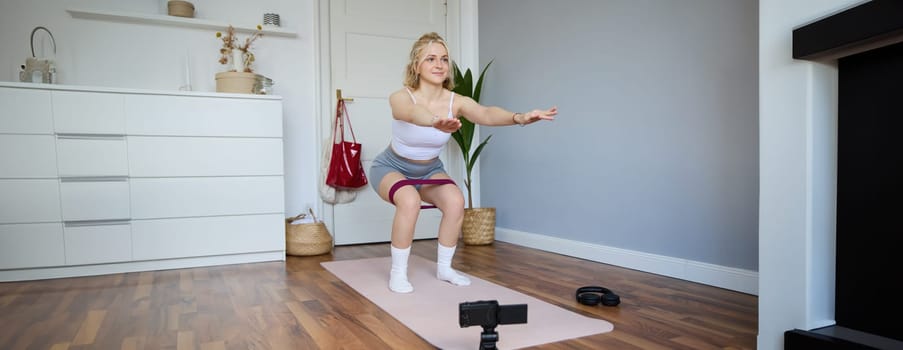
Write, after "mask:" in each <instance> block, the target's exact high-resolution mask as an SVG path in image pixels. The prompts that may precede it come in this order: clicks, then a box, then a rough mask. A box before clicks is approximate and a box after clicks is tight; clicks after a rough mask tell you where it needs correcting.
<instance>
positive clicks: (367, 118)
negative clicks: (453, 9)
mask: <svg viewBox="0 0 903 350" xmlns="http://www.w3.org/2000/svg"><path fill="white" fill-rule="evenodd" d="M445 18H446V8H445V0H380V1H372V0H333V1H329V21H330V22H329V23H330V26H329V33H330V35H329V38H330V39H329V41H330V43H329V47H330V55H331V57H330V59H329V62H330V65H331V77H330V80H331V86H332V91H331V93H330V94H329V95H330V96H332V103H331V105H330V106H329V110H330V111H331V114H330V115H329V116H328V117H327V116H324V118H328V120H326V121H324V123H323V124H321V125H332V122H333V120H332V118H334V116H335V105H336V102H337V101H336V100H335V99H336V94H335V90H336V89H341V90H342V94H343V97H345V98H351V99H353V101H350V102H347V107H348V113H349V115H350V117H351V121H352V124H353V126H354V133H355V136H356V137H357V141H358V142H360V143H361V144H362V145H363V155H362V160H363V164H364V168H365V169H366V171H367V172H368V174H369V171H370V164H371V163H372V161H373V158H374V157H375V156H376V155H377V154H379V152H382V151H383V150H384V149H385V148H386V147H387V146H388V144H389V139H390V138H391V122H390V121H391V120H392V115H391V110H390V108H389V101H388V97H389V94H391V93H392V92H394V91H395V90H398V89H400V88H401V87H402V80H403V78H404V67H405V65H406V64H407V62H408V54H409V52H410V50H411V45H412V44H413V43H414V41H416V40H417V38H418V37H420V35H422V34H424V33H427V32H437V33H439V34H440V35H443V36H444V35H445V28H446V19H445ZM448 153H449V152H448V150H447V147H446V150H445V151H444V152H443V154H442V156H441V159H443V161H445V159H447V158H448V156H447V154H448ZM448 165H449V164H448V162H446V170H447V171H449V172H452V170H450V169H448ZM325 208H326V210H329V209H330V208H331V209H332V218H331V219H332V234H333V236H334V239H335V244H337V245H347V244H358V243H371V242H387V241H389V240H390V239H391V231H392V219H393V216H394V213H395V208H394V207H393V206H392V205H391V204H388V203H386V202H384V201H383V200H382V199H380V198H379V196H378V195H377V194H376V191H374V190H373V189H372V188H371V187H369V186H368V187H367V188H366V189H364V190H362V191H360V192H358V195H357V199H355V200H354V201H353V202H351V203H345V204H338V205H335V206H329V205H327V206H325ZM440 218H441V213H440V212H439V210H438V209H429V210H423V211H421V212H420V219H419V221H418V222H417V226H416V230H415V234H414V238H415V239H422V238H435V237H436V236H437V234H438V227H439V220H440Z"/></svg>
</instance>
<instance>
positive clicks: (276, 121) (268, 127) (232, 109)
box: [125, 95, 282, 138]
mask: <svg viewBox="0 0 903 350" xmlns="http://www.w3.org/2000/svg"><path fill="white" fill-rule="evenodd" d="M125 115H126V120H127V121H128V122H127V125H128V134H129V135H170V136H246V137H277V138H281V137H282V101H280V100H264V99H261V100H255V99H236V98H210V97H190V96H157V95H128V96H126V100H125Z"/></svg>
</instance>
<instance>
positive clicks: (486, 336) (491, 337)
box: [480, 326, 499, 350]
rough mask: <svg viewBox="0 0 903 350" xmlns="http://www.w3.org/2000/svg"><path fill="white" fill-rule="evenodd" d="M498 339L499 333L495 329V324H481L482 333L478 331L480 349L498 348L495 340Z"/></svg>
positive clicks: (491, 349) (493, 349)
mask: <svg viewBox="0 0 903 350" xmlns="http://www.w3.org/2000/svg"><path fill="white" fill-rule="evenodd" d="M497 341H499V333H498V332H496V331H495V326H483V333H480V350H498V348H497V347H495V342H497Z"/></svg>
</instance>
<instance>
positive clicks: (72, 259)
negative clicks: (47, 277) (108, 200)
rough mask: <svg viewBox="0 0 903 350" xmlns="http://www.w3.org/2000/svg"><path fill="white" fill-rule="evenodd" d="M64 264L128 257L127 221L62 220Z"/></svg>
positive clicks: (128, 236) (128, 233) (128, 229)
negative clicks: (64, 248) (82, 221)
mask: <svg viewBox="0 0 903 350" xmlns="http://www.w3.org/2000/svg"><path fill="white" fill-rule="evenodd" d="M63 232H64V235H65V240H66V264H67V265H85V264H100V263H111V262H122V261H130V260H132V228H131V225H130V224H129V222H128V221H105V222H87V223H66V224H65V225H64V227H63Z"/></svg>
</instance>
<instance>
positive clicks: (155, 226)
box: [132, 214, 285, 260]
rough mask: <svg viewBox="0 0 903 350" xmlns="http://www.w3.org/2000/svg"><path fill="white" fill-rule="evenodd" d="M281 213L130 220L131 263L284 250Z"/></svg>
mask: <svg viewBox="0 0 903 350" xmlns="http://www.w3.org/2000/svg"><path fill="white" fill-rule="evenodd" d="M284 232H285V218H284V217H283V215H282V214H267V215H237V216H218V217H203V218H184V219H159V220H135V221H132V244H133V246H132V247H133V248H132V251H133V252H134V253H133V258H134V260H155V259H170V258H182V257H190V256H209V255H223V254H237V253H248V252H267V251H280V250H285V234H284Z"/></svg>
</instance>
